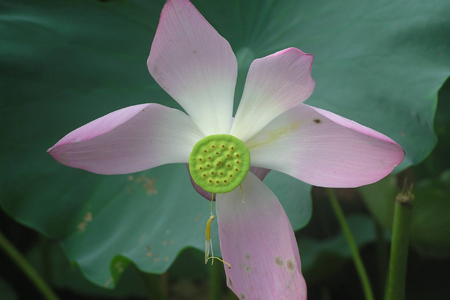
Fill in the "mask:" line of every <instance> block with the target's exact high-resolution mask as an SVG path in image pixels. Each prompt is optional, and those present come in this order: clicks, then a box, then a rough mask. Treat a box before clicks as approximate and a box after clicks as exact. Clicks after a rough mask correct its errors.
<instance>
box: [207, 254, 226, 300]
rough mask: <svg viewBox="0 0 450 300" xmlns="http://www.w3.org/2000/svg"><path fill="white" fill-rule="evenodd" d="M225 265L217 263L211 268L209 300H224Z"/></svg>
mask: <svg viewBox="0 0 450 300" xmlns="http://www.w3.org/2000/svg"><path fill="white" fill-rule="evenodd" d="M223 272H224V270H223V265H222V264H221V263H218V262H217V263H215V264H213V265H212V266H211V276H210V281H209V299H210V300H222V298H223V289H222V288H223V283H224V282H225V279H224V277H225V276H223Z"/></svg>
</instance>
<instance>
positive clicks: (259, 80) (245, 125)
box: [231, 48, 315, 142]
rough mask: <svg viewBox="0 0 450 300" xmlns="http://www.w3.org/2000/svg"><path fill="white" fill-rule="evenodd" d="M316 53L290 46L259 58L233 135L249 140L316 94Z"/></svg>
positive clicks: (254, 62) (248, 78) (250, 75)
mask: <svg viewBox="0 0 450 300" xmlns="http://www.w3.org/2000/svg"><path fill="white" fill-rule="evenodd" d="M313 58H314V57H313V56H312V55H311V54H306V53H304V52H302V51H300V50H298V49H296V48H288V49H285V50H282V51H279V52H276V53H274V54H272V55H269V56H266V57H263V58H260V59H256V60H254V61H253V63H252V64H251V66H250V70H249V71H248V75H247V80H246V82H245V88H244V93H243V95H242V100H241V103H240V105H239V108H238V110H237V112H236V118H235V121H234V123H233V126H232V128H231V135H234V136H236V137H238V138H239V139H241V140H242V141H243V142H245V141H247V140H249V139H250V138H251V137H252V136H253V135H255V134H256V133H257V132H258V131H260V130H261V129H262V128H263V127H264V126H266V125H267V124H268V123H269V122H270V121H272V120H273V119H275V118H276V117H277V116H279V115H280V114H282V113H283V112H285V111H287V110H289V109H291V108H292V107H294V106H296V105H298V104H300V103H302V102H303V101H305V100H306V99H308V97H309V96H310V95H311V94H312V92H313V90H314V86H315V81H314V80H313V79H312V78H311V68H312V62H313Z"/></svg>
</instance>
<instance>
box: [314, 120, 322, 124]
mask: <svg viewBox="0 0 450 300" xmlns="http://www.w3.org/2000/svg"><path fill="white" fill-rule="evenodd" d="M314 123H316V124H320V123H322V120H320V119H314Z"/></svg>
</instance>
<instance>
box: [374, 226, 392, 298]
mask: <svg viewBox="0 0 450 300" xmlns="http://www.w3.org/2000/svg"><path fill="white" fill-rule="evenodd" d="M375 232H376V238H377V239H376V251H377V257H378V264H377V265H378V285H379V289H378V292H379V293H378V294H379V298H380V299H383V298H384V294H385V291H386V285H387V274H388V267H389V245H388V243H387V240H386V239H385V237H384V228H383V227H382V226H381V224H380V223H379V222H377V221H375Z"/></svg>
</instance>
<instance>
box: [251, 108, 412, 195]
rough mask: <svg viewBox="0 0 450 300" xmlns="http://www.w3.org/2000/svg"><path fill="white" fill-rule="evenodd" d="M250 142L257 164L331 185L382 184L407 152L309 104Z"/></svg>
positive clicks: (311, 182) (377, 135)
mask: <svg viewBox="0 0 450 300" xmlns="http://www.w3.org/2000/svg"><path fill="white" fill-rule="evenodd" d="M246 145H247V147H248V148H249V150H250V154H251V158H252V165H254V166H258V167H263V168H270V169H274V170H277V171H280V172H284V173H286V174H288V175H291V176H293V177H295V178H297V179H300V180H302V181H304V182H307V183H309V184H312V185H317V186H325V187H357V186H361V185H366V184H370V183H373V182H376V181H378V180H380V179H381V178H383V177H385V176H386V175H388V174H389V173H391V172H392V170H393V169H394V167H396V166H398V165H399V164H400V162H401V161H402V160H403V158H404V155H405V154H404V151H403V149H402V148H401V147H400V146H399V145H398V144H397V143H395V142H394V141H393V140H391V139H390V138H388V137H387V136H385V135H383V134H381V133H379V132H376V131H374V130H372V129H370V128H367V127H365V126H362V125H360V124H358V123H356V122H353V121H351V120H348V119H346V118H343V117H340V116H338V115H336V114H333V113H331V112H328V111H325V110H322V109H318V108H315V107H312V106H308V105H306V104H300V105H299V106H297V107H295V108H293V109H291V110H289V111H287V112H285V113H284V114H282V115H280V116H279V117H278V118H276V119H275V120H273V121H272V122H271V123H270V124H268V125H267V126H266V127H265V128H264V129H263V130H261V131H260V132H259V133H258V134H257V135H255V136H254V137H253V138H252V139H251V140H249V141H248V142H247V143H246Z"/></svg>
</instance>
